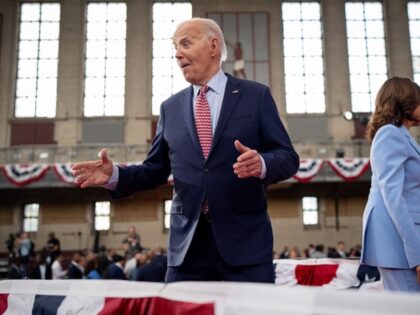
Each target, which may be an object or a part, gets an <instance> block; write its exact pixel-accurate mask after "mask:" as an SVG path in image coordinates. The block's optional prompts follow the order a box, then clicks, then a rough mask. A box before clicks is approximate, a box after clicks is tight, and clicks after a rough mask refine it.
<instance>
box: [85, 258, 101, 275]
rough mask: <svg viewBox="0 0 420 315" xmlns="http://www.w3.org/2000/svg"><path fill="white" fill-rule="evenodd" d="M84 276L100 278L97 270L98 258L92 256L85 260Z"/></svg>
mask: <svg viewBox="0 0 420 315" xmlns="http://www.w3.org/2000/svg"><path fill="white" fill-rule="evenodd" d="M85 278H86V279H92V280H98V279H102V277H101V275H100V274H99V272H98V259H97V258H93V259H89V260H87V261H86V267H85Z"/></svg>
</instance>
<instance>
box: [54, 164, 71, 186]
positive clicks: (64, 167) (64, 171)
mask: <svg viewBox="0 0 420 315" xmlns="http://www.w3.org/2000/svg"><path fill="white" fill-rule="evenodd" d="M71 166H72V164H71V163H55V164H54V167H53V169H54V172H55V174H56V175H57V176H58V178H59V179H61V181H63V182H65V183H67V184H76V177H74V176H73V171H72V170H71Z"/></svg>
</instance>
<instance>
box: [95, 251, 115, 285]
mask: <svg viewBox="0 0 420 315" xmlns="http://www.w3.org/2000/svg"><path fill="white" fill-rule="evenodd" d="M102 253H104V251H102ZM114 255H115V250H114V249H113V248H108V249H106V250H105V254H104V255H101V256H100V257H99V267H98V271H99V274H100V275H101V277H102V278H107V276H106V272H107V270H108V266H109V265H110V264H112V263H113V262H114V258H113V257H114Z"/></svg>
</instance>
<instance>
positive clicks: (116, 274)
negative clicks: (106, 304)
mask: <svg viewBox="0 0 420 315" xmlns="http://www.w3.org/2000/svg"><path fill="white" fill-rule="evenodd" d="M124 263H125V258H124V257H123V256H121V255H118V254H115V255H114V262H113V263H112V264H110V265H109V266H108V270H107V273H106V275H107V279H114V280H125V279H126V278H125V274H124Z"/></svg>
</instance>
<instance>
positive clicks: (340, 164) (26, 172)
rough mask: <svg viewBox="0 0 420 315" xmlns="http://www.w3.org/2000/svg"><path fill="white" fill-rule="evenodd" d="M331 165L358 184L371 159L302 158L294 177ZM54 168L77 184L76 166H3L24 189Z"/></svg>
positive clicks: (304, 177)
mask: <svg viewBox="0 0 420 315" xmlns="http://www.w3.org/2000/svg"><path fill="white" fill-rule="evenodd" d="M325 163H327V164H328V165H329V166H330V167H331V168H332V169H333V171H334V172H335V173H336V174H337V175H338V176H340V177H341V178H342V179H344V180H345V181H355V180H357V179H358V178H359V177H360V176H362V175H363V174H364V173H365V172H366V171H367V169H368V168H369V166H370V164H369V159H368V158H351V159H348V158H342V159H329V160H322V159H302V160H301V161H300V166H299V170H298V172H297V173H296V174H295V175H294V176H293V178H294V179H296V180H297V181H299V182H301V183H307V182H310V181H311V180H312V179H313V178H314V177H315V176H316V175H317V174H318V173H319V171H320V170H321V168H322V167H323V165H324V164H325ZM138 164H141V162H124V163H117V165H118V166H120V167H123V168H124V167H128V166H131V165H138ZM50 168H52V169H53V171H54V173H55V174H56V175H57V177H58V178H59V179H60V180H61V181H62V182H64V183H66V184H70V185H75V180H76V179H75V177H74V176H73V172H72V169H71V168H72V163H55V164H53V165H51V166H49V165H46V164H30V165H23V164H6V165H0V170H2V171H3V173H4V175H5V176H6V178H7V179H8V180H9V181H10V182H11V183H13V184H14V185H16V186H24V185H27V184H30V183H32V182H36V181H39V180H41V179H42V178H43V177H44V176H45V174H46V172H47V171H48V170H49V169H50ZM173 182H174V180H173V176H172V174H171V175H170V176H169V178H168V184H169V185H173Z"/></svg>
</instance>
